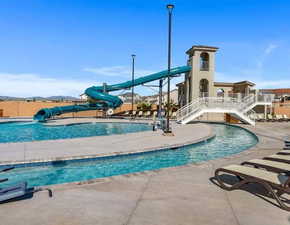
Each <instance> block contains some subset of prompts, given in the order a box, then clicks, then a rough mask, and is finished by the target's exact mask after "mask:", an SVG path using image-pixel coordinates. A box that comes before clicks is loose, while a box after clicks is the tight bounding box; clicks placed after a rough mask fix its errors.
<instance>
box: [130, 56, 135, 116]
mask: <svg viewBox="0 0 290 225" xmlns="http://www.w3.org/2000/svg"><path fill="white" fill-rule="evenodd" d="M131 56H132V112H131V116H132V118H133V111H134V80H135V78H134V75H135V57H136V55H134V54H133V55H131Z"/></svg>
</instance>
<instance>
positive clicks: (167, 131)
mask: <svg viewBox="0 0 290 225" xmlns="http://www.w3.org/2000/svg"><path fill="white" fill-rule="evenodd" d="M166 8H167V10H168V76H167V121H166V129H165V131H164V133H167V134H169V133H171V130H170V127H169V111H170V70H171V26H172V23H171V21H172V11H173V8H174V5H172V4H168V5H166Z"/></svg>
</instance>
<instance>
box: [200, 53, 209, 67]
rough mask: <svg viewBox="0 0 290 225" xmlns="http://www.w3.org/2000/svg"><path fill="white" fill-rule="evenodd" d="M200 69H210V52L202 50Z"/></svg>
mask: <svg viewBox="0 0 290 225" xmlns="http://www.w3.org/2000/svg"><path fill="white" fill-rule="evenodd" d="M199 67H200V71H209V54H208V53H207V52H202V53H201V54H200V65H199Z"/></svg>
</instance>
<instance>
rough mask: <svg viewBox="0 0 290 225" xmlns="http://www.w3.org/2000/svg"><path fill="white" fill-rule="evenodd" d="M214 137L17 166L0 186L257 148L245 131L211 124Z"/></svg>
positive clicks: (110, 172)
mask: <svg viewBox="0 0 290 225" xmlns="http://www.w3.org/2000/svg"><path fill="white" fill-rule="evenodd" d="M212 126H213V127H214V130H215V132H216V137H214V138H212V139H211V140H209V141H207V142H202V143H199V144H194V145H190V146H185V147H181V148H176V149H167V150H161V151H153V152H146V153H136V154H130V155H123V156H112V157H103V158H93V159H84V160H70V161H59V162H49V163H44V164H41V163H40V164H38V165H37V166H35V165H34V166H33V165H24V166H23V165H21V167H20V168H16V169H15V170H12V171H11V172H9V173H5V174H1V176H0V179H1V178H5V177H8V178H9V181H8V182H5V183H2V184H1V186H4V185H9V184H12V183H17V182H19V181H28V185H29V186H30V187H32V186H44V185H52V184H61V183H68V182H75V181H85V180H90V179H95V178H101V177H109V176H114V175H121V174H128V173H134V172H141V171H146V170H155V169H160V168H165V167H173V166H181V165H185V164H189V163H195V162H201V161H207V160H211V159H216V158H221V157H225V156H229V155H232V154H236V153H239V152H242V151H244V150H246V149H248V148H250V147H252V146H254V145H256V144H257V142H258V139H257V137H256V136H255V135H253V134H252V133H250V132H248V131H246V130H245V129H242V128H239V127H235V126H229V125H222V124H215V125H212Z"/></svg>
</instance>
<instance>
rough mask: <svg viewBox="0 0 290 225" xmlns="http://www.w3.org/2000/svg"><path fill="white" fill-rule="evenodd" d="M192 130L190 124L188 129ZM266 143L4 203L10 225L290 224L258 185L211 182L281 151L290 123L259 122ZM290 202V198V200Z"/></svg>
mask: <svg viewBox="0 0 290 225" xmlns="http://www.w3.org/2000/svg"><path fill="white" fill-rule="evenodd" d="M185 127H187V125H186V126H185ZM246 127H247V128H249V129H251V130H252V131H254V132H256V133H257V134H258V136H259V138H260V143H259V144H258V145H257V146H255V147H254V148H252V149H250V150H247V151H245V152H243V153H240V154H237V155H233V156H231V157H228V158H223V159H216V160H212V161H207V162H204V163H199V164H190V165H187V166H182V167H175V168H167V169H161V170H158V171H150V172H143V173H136V174H129V175H123V176H115V177H112V178H105V179H97V180H96V181H95V183H90V184H82V185H76V184H67V185H59V186H53V187H52V189H53V193H54V196H53V198H48V196H47V193H45V192H41V193H37V194H35V195H34V197H33V198H32V199H27V200H22V201H18V202H10V203H7V204H3V205H0V218H1V223H0V224H3V225H4V224H5V225H18V224H21V225H26V224H27V225H28V224H29V225H34V224H35V225H39V224H42V225H89V224H94V225H95V224H101V225H107V224H108V225H127V224H128V225H135V224H136V225H143V224H144V225H163V224H164V225H187V224H188V225H192V224H197V225H199V224H201V225H209V224H210V225H261V224H263V225H286V224H290V213H289V212H286V211H284V210H281V209H280V208H278V207H277V206H276V205H275V204H276V203H275V201H273V199H271V198H269V197H267V196H266V195H265V193H264V190H263V189H261V188H260V187H259V186H256V185H248V186H245V188H244V189H243V190H235V191H231V192H229V191H224V190H222V189H221V188H219V187H218V186H216V185H215V184H214V183H212V181H211V180H210V178H211V177H212V176H213V174H214V170H215V169H216V168H218V167H220V166H223V165H228V164H232V163H241V162H242V161H245V160H248V159H253V158H261V157H263V156H266V155H269V154H273V153H276V152H277V151H279V150H280V149H281V147H282V138H283V137H284V136H285V135H287V134H288V135H289V133H290V123H261V124H260V123H258V124H257V126H256V128H252V127H248V126H246ZM286 197H287V198H288V199H289V198H290V196H289V195H288V196H286Z"/></svg>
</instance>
